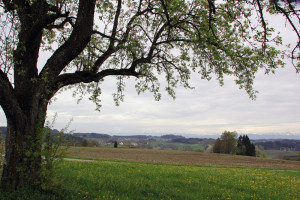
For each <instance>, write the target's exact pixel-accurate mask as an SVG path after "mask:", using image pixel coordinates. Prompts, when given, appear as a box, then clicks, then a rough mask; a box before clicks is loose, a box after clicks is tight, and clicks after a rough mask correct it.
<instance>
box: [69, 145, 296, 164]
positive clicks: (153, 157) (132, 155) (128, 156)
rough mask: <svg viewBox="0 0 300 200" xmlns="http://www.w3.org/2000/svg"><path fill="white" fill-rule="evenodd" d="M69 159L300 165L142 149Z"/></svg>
mask: <svg viewBox="0 0 300 200" xmlns="http://www.w3.org/2000/svg"><path fill="white" fill-rule="evenodd" d="M68 157H72V158H85V159H104V160H123V161H137V162H148V163H149V162H153V163H167V164H187V165H207V166H234V167H258V168H262V167H263V168H285V169H300V162H298V161H287V160H275V159H265V158H255V157H248V156H236V155H226V154H211V153H201V152H183V151H163V150H145V149H119V148H117V149H114V148H93V147H72V148H70V149H69V151H68Z"/></svg>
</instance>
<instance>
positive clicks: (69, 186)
mask: <svg viewBox="0 0 300 200" xmlns="http://www.w3.org/2000/svg"><path fill="white" fill-rule="evenodd" d="M58 176H59V177H60V180H61V181H62V183H63V184H62V185H64V187H62V188H58V189H57V190H56V191H54V193H49V192H48V193H40V195H41V196H42V197H43V198H36V199H93V200H100V199H113V200H117V199H120V200H126V199H128V200H129V199H130V200H135V199H138V200H143V199H147V200H149V199H150V200H151V199H155V200H157V199H180V200H181V199H185V200H188V199H272V200H273V199H278V200H279V199H280V200H282V199H300V190H299V188H300V170H278V169H276V170H272V169H255V168H236V167H207V166H191V165H190V166H188V165H167V164H149V163H136V162H123V161H119V162H117V161H96V162H83V161H81V162H79V161H64V162H62V163H60V170H59V171H58ZM25 194H26V193H25ZM1 195H2V196H1ZM5 195H6V196H5ZM26 195H27V196H30V195H37V196H38V195H39V194H28V192H27V194H26ZM47 195H48V196H49V198H47ZM3 197H5V198H6V199H9V198H10V197H9V194H8V193H1V194H0V199H5V198H3ZM15 197H16V196H14V198H11V199H17V198H15ZM20 199H22V198H20Z"/></svg>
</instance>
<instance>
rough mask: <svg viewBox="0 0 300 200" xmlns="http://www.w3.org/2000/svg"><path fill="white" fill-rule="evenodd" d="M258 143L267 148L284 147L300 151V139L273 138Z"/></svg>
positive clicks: (278, 148) (257, 143)
mask: <svg viewBox="0 0 300 200" xmlns="http://www.w3.org/2000/svg"><path fill="white" fill-rule="evenodd" d="M255 144H256V145H261V146H263V147H264V148H265V149H266V150H271V149H276V150H281V149H283V148H285V149H289V150H294V151H300V140H287V139H282V140H273V141H256V142H255Z"/></svg>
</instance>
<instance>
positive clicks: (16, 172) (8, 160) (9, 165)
mask: <svg viewBox="0 0 300 200" xmlns="http://www.w3.org/2000/svg"><path fill="white" fill-rule="evenodd" d="M37 110H38V109H37V108H33V110H31V112H29V114H28V115H19V116H15V118H14V119H9V118H8V119H7V125H8V126H7V134H6V143H5V149H6V154H5V160H4V166H3V172H2V179H1V186H2V188H3V189H5V190H9V191H14V190H16V189H17V188H24V187H26V188H34V189H35V188H39V186H40V183H41V176H40V175H41V164H42V162H41V149H42V132H41V128H42V127H43V125H44V121H45V117H44V116H45V114H46V109H45V108H44V109H43V110H44V111H43V112H37ZM39 110H40V111H42V110H41V109H39ZM34 113H36V114H34ZM30 115H31V116H30ZM34 115H35V116H34Z"/></svg>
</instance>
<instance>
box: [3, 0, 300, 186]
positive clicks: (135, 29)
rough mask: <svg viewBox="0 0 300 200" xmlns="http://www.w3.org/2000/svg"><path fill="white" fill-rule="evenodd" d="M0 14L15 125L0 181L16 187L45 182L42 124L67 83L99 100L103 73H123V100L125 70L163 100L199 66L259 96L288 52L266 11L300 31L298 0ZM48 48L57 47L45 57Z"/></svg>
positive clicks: (146, 2) (29, 1) (60, 3)
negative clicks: (259, 77) (266, 75)
mask: <svg viewBox="0 0 300 200" xmlns="http://www.w3.org/2000/svg"><path fill="white" fill-rule="evenodd" d="M0 13H1V21H0V26H1V28H0V45H1V46H0V48H1V49H0V52H1V53H0V105H1V107H2V109H3V111H4V113H5V115H6V119H7V127H8V129H7V136H6V154H5V163H4V168H3V174H2V181H1V185H2V187H3V188H6V189H10V190H14V189H16V188H18V187H23V186H35V185H38V183H39V180H40V170H41V159H42V158H41V153H40V152H41V145H42V141H41V136H40V132H41V131H40V129H41V128H42V127H43V125H44V122H45V116H46V111H47V106H48V103H49V101H50V100H51V99H52V97H53V96H54V95H55V94H56V93H57V92H58V91H59V90H61V89H62V88H67V87H69V86H74V87H76V88H77V89H78V92H82V94H86V93H89V94H90V95H91V96H90V99H91V100H92V101H94V102H95V103H96V105H97V106H100V101H99V95H100V94H101V90H100V88H101V86H100V83H101V82H102V81H103V80H104V78H105V77H107V76H117V83H118V84H117V91H118V92H117V93H116V94H115V95H114V97H115V100H116V102H118V101H120V100H123V94H122V91H123V89H124V78H127V77H136V78H137V84H136V88H137V91H138V93H140V92H144V91H147V90H148V91H150V92H153V94H154V96H155V98H156V99H159V98H160V90H159V86H160V84H159V82H160V81H161V79H162V78H163V77H165V80H166V83H167V84H166V85H167V86H166V88H165V89H166V90H167V92H168V93H169V94H170V95H171V96H173V97H174V96H175V93H174V88H175V87H176V86H178V85H183V86H184V87H187V88H189V87H190V86H189V84H188V80H189V78H190V73H191V71H196V72H198V73H199V74H200V76H201V78H202V79H207V80H209V79H211V77H212V75H213V74H215V76H216V77H217V79H218V81H219V82H220V83H221V84H223V77H224V75H231V76H234V77H235V81H236V83H237V84H238V85H239V86H240V87H241V88H244V89H245V90H246V91H247V93H248V94H249V95H250V97H251V98H254V96H255V91H254V90H253V88H252V84H253V80H254V77H255V73H256V72H257V71H258V69H259V68H265V69H266V72H270V71H274V70H275V69H276V68H278V67H280V66H283V65H284V63H283V61H282V59H283V57H282V56H284V55H285V53H286V52H283V51H282V50H280V49H279V48H277V47H276V45H281V38H280V37H278V36H277V34H275V32H274V29H272V28H271V27H270V26H269V24H268V21H267V16H268V15H267V13H269V14H280V15H282V16H283V17H284V18H286V19H287V22H288V23H289V24H290V25H291V26H292V28H293V30H294V32H295V34H296V35H297V37H298V38H300V37H299V31H298V28H297V25H298V24H299V13H298V10H297V9H296V8H295V1H291V0H287V1H284V2H283V1H278V0H268V1H264V0H247V1H246V0H245V1H236V0H225V1H218V2H216V1H214V0H186V1H184V0H114V1H112V0H101V1H100V0H98V1H96V0H1V3H0ZM295 20H296V21H295ZM297 20H298V21H297ZM293 21H295V22H296V24H294V23H293ZM42 51H47V52H48V53H47V55H49V54H51V55H50V56H49V58H48V59H47V61H46V63H45V64H43V65H41V64H40V62H38V61H39V58H40V57H39V55H40V54H41V52H42ZM298 53H299V40H298V41H297V46H293V47H292V48H291V51H290V54H289V55H290V57H291V60H292V63H293V64H294V66H295V68H296V69H299V64H298V59H299V58H298V57H297V56H298Z"/></svg>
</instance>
